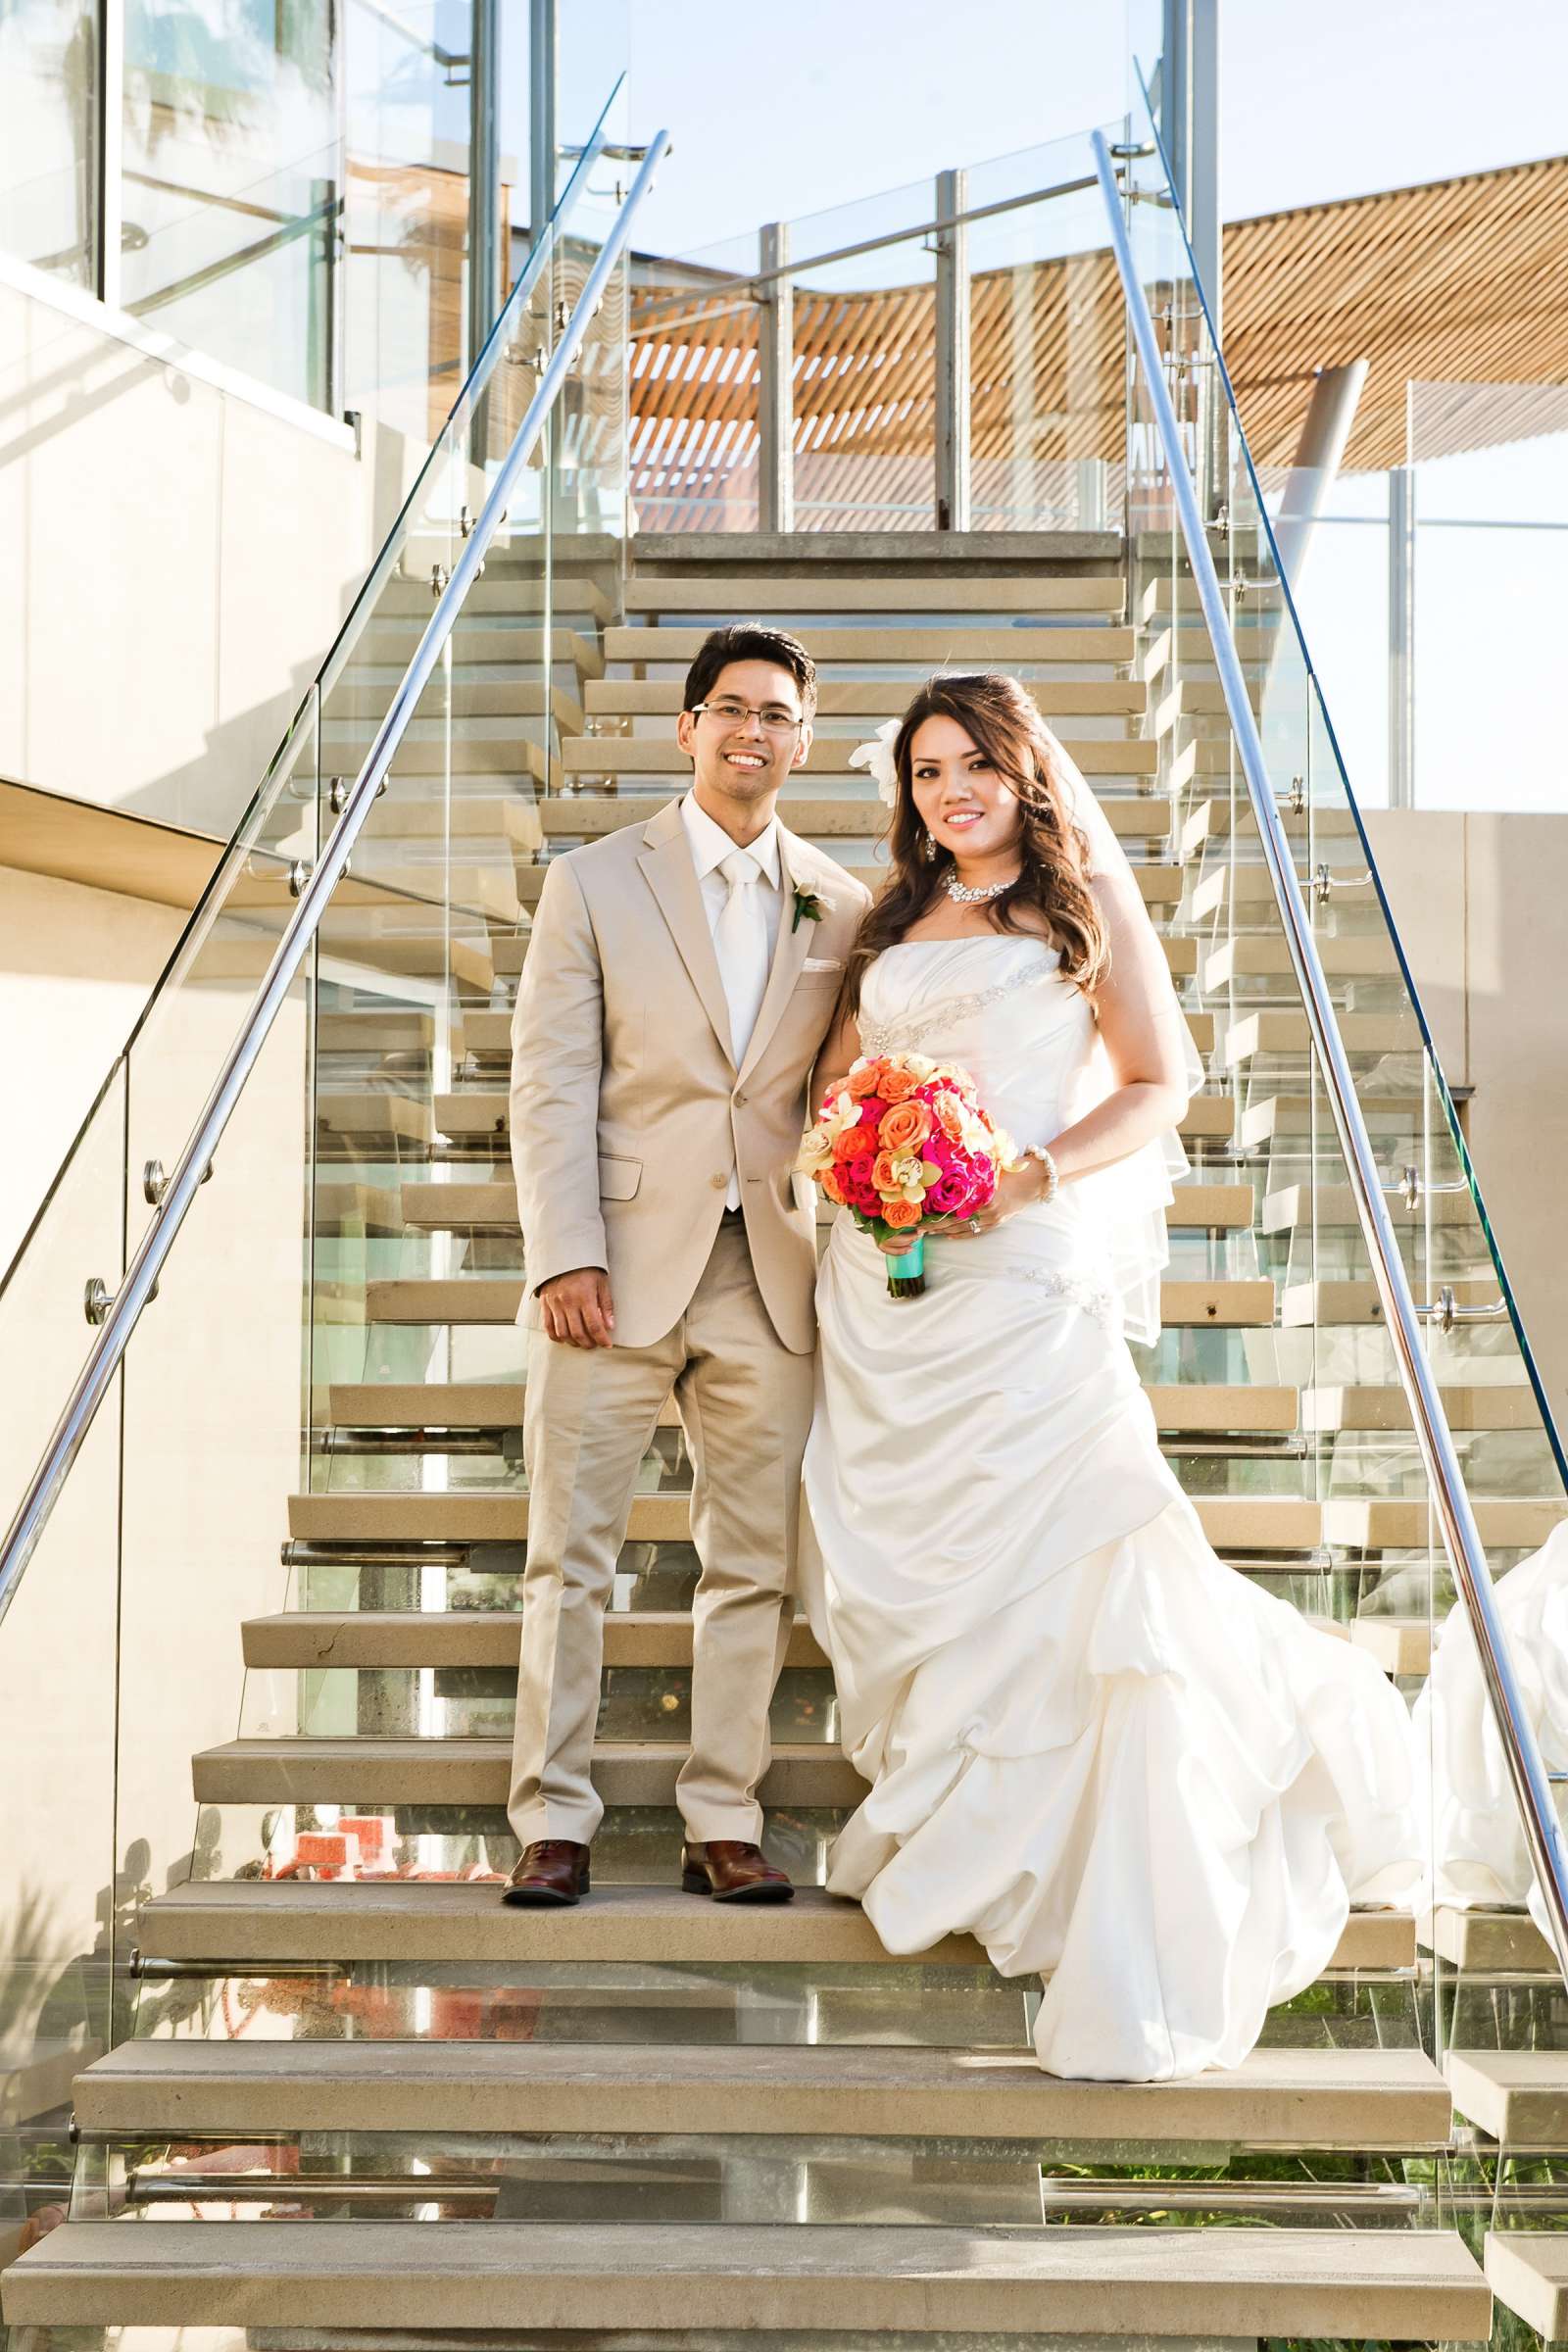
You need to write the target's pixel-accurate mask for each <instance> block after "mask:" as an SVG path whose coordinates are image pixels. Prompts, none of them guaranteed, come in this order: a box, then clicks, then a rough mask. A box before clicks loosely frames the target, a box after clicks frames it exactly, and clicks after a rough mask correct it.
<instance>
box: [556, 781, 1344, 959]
mask: <svg viewBox="0 0 1568 2352" xmlns="http://www.w3.org/2000/svg"><path fill="white" fill-rule="evenodd" d="M564 748H565V747H564V746H563V752H564ZM1324 862H1326V860H1325V861H1324ZM1329 877H1330V881H1331V883H1332V884H1334V885H1335V887H1336V888H1337V890H1338V892H1339V894H1340V895H1339V896H1338V897H1337V898H1336V900H1335V905H1336V907H1339V908H1341V909H1344V908H1348V909H1350V910H1351V911H1352V912H1354V913H1357V914H1368V915H1373V914H1376V912H1377V907H1378V902H1377V897H1376V894H1375V892H1374V891H1373V889H1372V886H1371V884H1370V883H1369V882H1367V880H1366V878H1365V877H1366V867H1365V866H1364V865H1331V866H1330V867H1329ZM1296 878H1297V882H1298V884H1299V887H1300V888H1301V889H1302V890H1305V889H1307V888H1309V887H1310V885H1311V882H1312V875H1311V874H1309V873H1305V872H1301V871H1298V874H1297V877H1296ZM1275 904H1276V902H1275V898H1274V881H1273V876H1272V875H1271V874H1270V872H1269V870H1268V868H1267V866H1265V865H1230V864H1225V865H1217V866H1216V867H1215V869H1214V871H1213V872H1212V873H1211V874H1205V876H1204V877H1203V879H1202V881H1201V882H1200V883H1199V884H1198V886H1197V888H1196V889H1195V890H1194V892H1193V920H1194V921H1195V922H1199V923H1206V922H1209V921H1212V920H1213V918H1214V917H1215V916H1216V915H1219V914H1222V913H1223V912H1224V910H1225V908H1226V907H1232V908H1245V909H1246V910H1247V911H1248V912H1249V913H1255V912H1256V911H1257V910H1258V909H1259V908H1260V907H1272V906H1274V905H1275ZM1372 936H1373V937H1374V938H1376V937H1377V936H1378V935H1377V933H1376V932H1374V933H1373V935H1372ZM1279 944H1280V946H1281V947H1283V946H1284V945H1285V942H1284V941H1283V939H1282V940H1281V941H1280V943H1279Z"/></svg>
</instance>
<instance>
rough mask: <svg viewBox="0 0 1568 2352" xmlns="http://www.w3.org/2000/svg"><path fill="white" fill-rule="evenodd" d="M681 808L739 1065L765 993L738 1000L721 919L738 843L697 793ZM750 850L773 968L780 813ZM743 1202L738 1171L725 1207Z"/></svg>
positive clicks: (779, 908) (762, 945) (779, 894)
mask: <svg viewBox="0 0 1568 2352" xmlns="http://www.w3.org/2000/svg"><path fill="white" fill-rule="evenodd" d="M680 812H681V818H682V821H683V823H684V824H685V827H686V838H687V841H688V842H689V843H690V845H691V853H692V863H693V865H694V866H695V867H696V869H697V883H698V888H699V889H700V890H701V892H702V894H703V906H704V907H705V909H706V911H707V914H708V928H709V933H710V936H711V938H712V940H713V948H714V953H715V955H716V956H717V957H718V970H719V978H720V979H721V980H722V982H723V984H724V994H725V997H726V1000H727V1001H728V1003H729V1006H730V1011H731V1015H732V1026H733V1023H734V1021H736V1020H738V1022H739V1027H740V1032H741V1034H740V1035H739V1036H738V1038H737V1040H736V1044H737V1047H738V1050H737V1051H736V1055H735V1058H736V1064H737V1066H739V1063H740V1060H741V1058H742V1055H743V1054H744V1052H745V1045H746V1039H747V1038H748V1037H749V1036H750V1034H751V1029H752V1026H753V1024H754V1023H755V1021H756V1018H757V1010H758V1003H759V1002H760V992H757V991H753V992H751V995H752V1001H751V1002H749V1003H747V1004H745V1005H744V1007H743V1006H741V1005H739V1004H738V1002H737V982H736V976H735V974H734V973H733V971H732V970H731V969H730V968H729V966H728V964H727V961H726V956H725V953H724V942H723V941H722V940H721V938H720V936H719V920H720V917H721V916H722V915H723V913H724V910H725V908H726V907H727V906H728V904H729V897H730V887H729V883H728V881H727V879H726V878H725V875H724V874H723V872H722V871H721V870H720V869H721V868H722V866H723V864H724V861H725V859H726V858H734V856H735V852H736V846H737V845H736V844H735V843H734V842H733V841H731V839H730V837H729V835H728V834H727V833H726V832H725V830H724V828H723V826H722V825H718V824H715V823H714V822H713V819H712V818H711V816H710V815H709V813H708V811H707V809H704V808H703V807H701V805H700V804H699V802H698V799H697V796H696V794H695V793H692V792H688V793H687V794H686V796H685V798H684V799H683V800H682V802H681V805H680ZM745 854H746V855H747V856H748V857H749V858H753V859H754V860H755V862H756V865H757V868H758V877H757V881H756V883H755V885H754V886H753V887H752V890H751V897H752V900H753V904H754V907H755V909H756V915H755V919H756V920H757V922H758V923H759V924H760V926H761V931H762V937H761V938H760V939H759V940H757V941H756V942H755V943H754V956H755V958H756V960H757V961H758V962H760V965H761V967H762V968H763V969H764V970H766V971H771V970H772V967H773V956H774V953H775V951H776V949H777V946H778V927H779V921H780V918H781V916H782V914H783V910H784V892H783V887H782V885H783V872H784V861H783V858H782V855H781V853H780V850H779V840H778V819H777V818H776V817H771V818H769V820H768V822H767V824H766V826H765V827H764V828H763V830H762V831H761V832H760V834H759V835H758V837H757V839H756V840H755V841H752V842H748V843H747V845H746V853H745ZM740 1204H741V1185H740V1176H739V1174H738V1173H736V1172H732V1174H731V1176H730V1180H729V1190H728V1191H727V1192H726V1194H725V1196H724V1205H725V1207H726V1208H739V1206H740Z"/></svg>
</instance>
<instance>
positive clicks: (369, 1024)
mask: <svg viewBox="0 0 1568 2352" xmlns="http://www.w3.org/2000/svg"><path fill="white" fill-rule="evenodd" d="M439 1035H440V1030H439V1028H438V1025H437V1022H436V1017H435V1014H434V1013H433V1012H417V1011H413V1010H408V1011H405V1010H401V1009H400V1010H398V1011H396V1012H323V1013H319V1014H318V1016H317V1022H316V1045H317V1051H318V1052H319V1053H321V1054H365V1055H368V1054H429V1053H430V1052H431V1051H432V1050H433V1048H434V1046H435V1042H436V1039H437V1037H438V1036H439Z"/></svg>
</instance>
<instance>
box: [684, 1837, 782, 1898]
mask: <svg viewBox="0 0 1568 2352" xmlns="http://www.w3.org/2000/svg"><path fill="white" fill-rule="evenodd" d="M680 1883H681V1885H682V1886H683V1887H685V1889H686V1891H687V1893H688V1894H711V1896H712V1898H713V1900H714V1902H715V1903H787V1902H788V1901H789V1899H790V1897H791V1895H792V1894H793V1893H794V1892H795V1889H794V1887H792V1886H791V1885H790V1883H789V1880H788V1879H787V1878H786V1877H785V1876H784V1873H783V1872H782V1871H781V1870H779V1869H777V1868H776V1867H775V1866H774V1864H773V1863H771V1862H769V1860H768V1859H767V1856H766V1855H765V1854H764V1853H763V1851H762V1849H761V1847H760V1845H746V1844H743V1843H742V1842H741V1840H740V1839H739V1838H710V1839H709V1841H708V1843H707V1844H706V1845H693V1844H692V1843H691V1841H690V1840H689V1839H688V1840H687V1842H686V1843H685V1844H684V1845H683V1846H682V1847H681V1849H680Z"/></svg>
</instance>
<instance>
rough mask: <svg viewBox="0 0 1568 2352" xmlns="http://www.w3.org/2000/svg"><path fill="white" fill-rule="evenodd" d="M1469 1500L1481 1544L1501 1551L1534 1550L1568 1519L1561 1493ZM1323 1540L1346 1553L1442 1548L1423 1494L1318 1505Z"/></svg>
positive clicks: (1567, 1506)
mask: <svg viewBox="0 0 1568 2352" xmlns="http://www.w3.org/2000/svg"><path fill="white" fill-rule="evenodd" d="M1471 1501H1472V1504H1473V1507H1474V1510H1475V1515H1476V1525H1477V1527H1478V1528H1479V1529H1480V1531H1481V1541H1482V1542H1483V1544H1496V1545H1497V1546H1498V1548H1499V1549H1501V1550H1508V1551H1535V1550H1538V1549H1539V1548H1540V1546H1541V1545H1542V1544H1544V1542H1545V1541H1546V1538H1547V1537H1548V1536H1549V1535H1550V1534H1551V1531H1552V1529H1553V1528H1554V1527H1558V1526H1560V1525H1561V1523H1562V1521H1563V1520H1564V1519H1568V1500H1564V1499H1563V1498H1562V1497H1561V1496H1560V1495H1547V1496H1544V1497H1541V1498H1539V1499H1537V1498H1534V1497H1525V1498H1523V1499H1520V1498H1517V1497H1515V1496H1513V1495H1495V1496H1486V1495H1481V1496H1474V1495H1473V1496H1472V1497H1471ZM1323 1541H1324V1543H1325V1544H1343V1545H1344V1546H1345V1548H1346V1549H1347V1550H1351V1551H1408V1550H1413V1549H1415V1548H1416V1547H1417V1546H1421V1545H1425V1544H1434V1545H1438V1546H1441V1544H1442V1541H1443V1535H1442V1530H1441V1528H1440V1526H1439V1524H1438V1518H1437V1513H1436V1511H1435V1510H1434V1509H1433V1508H1432V1506H1431V1505H1430V1504H1429V1503H1428V1501H1427V1500H1426V1498H1425V1496H1422V1495H1411V1496H1409V1497H1408V1498H1406V1497H1402V1496H1386V1497H1383V1498H1381V1499H1374V1500H1351V1499H1349V1498H1346V1499H1344V1500H1339V1501H1336V1500H1333V1499H1331V1500H1329V1501H1328V1502H1326V1503H1325V1504H1324V1505H1323Z"/></svg>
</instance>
